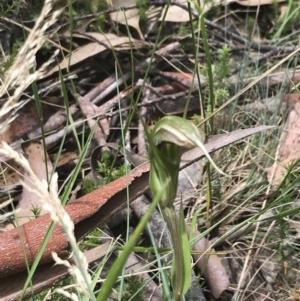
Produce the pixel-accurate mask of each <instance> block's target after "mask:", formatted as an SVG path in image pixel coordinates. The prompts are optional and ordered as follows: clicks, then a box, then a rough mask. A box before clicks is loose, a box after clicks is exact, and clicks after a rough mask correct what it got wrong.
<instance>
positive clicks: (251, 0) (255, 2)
mask: <svg viewBox="0 0 300 301" xmlns="http://www.w3.org/2000/svg"><path fill="white" fill-rule="evenodd" d="M284 1H286V0H276V2H277V3H278V2H284ZM230 2H236V3H238V4H240V5H245V6H260V5H266V4H272V3H273V2H274V0H233V1H230Z"/></svg>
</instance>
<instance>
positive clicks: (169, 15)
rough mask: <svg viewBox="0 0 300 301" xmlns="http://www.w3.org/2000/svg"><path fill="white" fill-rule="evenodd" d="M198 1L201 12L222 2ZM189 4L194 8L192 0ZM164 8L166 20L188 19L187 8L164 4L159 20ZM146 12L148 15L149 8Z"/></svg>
mask: <svg viewBox="0 0 300 301" xmlns="http://www.w3.org/2000/svg"><path fill="white" fill-rule="evenodd" d="M178 2H179V3H182V4H184V5H187V1H186V0H179V1H178ZM198 3H199V5H200V7H201V10H202V13H206V12H208V11H209V10H210V9H212V8H213V7H216V6H219V5H221V4H224V0H211V1H206V0H200V1H198ZM190 4H191V6H192V8H195V6H194V4H193V2H192V1H191V2H190ZM165 10H167V12H166V16H165V18H164V20H165V21H167V22H176V23H178V22H179V23H182V22H188V21H189V20H190V15H189V12H188V10H185V9H183V8H181V7H179V6H177V5H170V6H169V7H167V6H165V7H164V8H162V12H161V15H160V19H159V21H162V20H163V16H164V14H165ZM148 13H149V15H150V14H151V10H149V11H148V12H147V14H148Z"/></svg>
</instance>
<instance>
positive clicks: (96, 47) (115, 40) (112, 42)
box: [44, 33, 148, 77]
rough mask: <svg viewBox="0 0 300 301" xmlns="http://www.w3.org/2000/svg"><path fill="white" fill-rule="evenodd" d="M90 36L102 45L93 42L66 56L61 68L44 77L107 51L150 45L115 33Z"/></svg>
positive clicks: (55, 68)
mask: <svg viewBox="0 0 300 301" xmlns="http://www.w3.org/2000/svg"><path fill="white" fill-rule="evenodd" d="M88 35H90V36H91V37H94V38H95V39H97V40H98V41H99V42H100V43H97V42H93V43H89V44H86V45H84V46H82V47H79V48H77V49H76V50H74V51H73V52H72V53H71V54H70V55H68V56H66V57H65V59H64V60H63V61H62V62H61V63H60V64H59V66H56V67H54V68H52V69H51V70H50V71H49V72H48V73H47V74H46V75H45V76H44V77H47V76H50V75H51V74H53V73H55V72H57V71H58V70H63V69H66V68H68V67H69V66H73V65H75V64H77V63H80V62H82V61H84V60H85V59H87V58H89V57H92V56H94V55H96V54H99V53H101V52H102V51H104V50H106V49H111V48H114V49H115V50H118V49H121V50H124V49H137V48H141V47H144V46H145V45H148V44H147V43H146V42H142V41H140V40H136V39H133V38H129V37H126V36H123V37H119V36H117V35H115V34H113V33H108V34H105V35H104V34H100V33H89V34H88ZM74 37H80V38H85V39H87V38H88V36H87V35H84V36H83V35H80V34H76V35H75V34H74ZM116 46H118V47H119V48H117V47H116Z"/></svg>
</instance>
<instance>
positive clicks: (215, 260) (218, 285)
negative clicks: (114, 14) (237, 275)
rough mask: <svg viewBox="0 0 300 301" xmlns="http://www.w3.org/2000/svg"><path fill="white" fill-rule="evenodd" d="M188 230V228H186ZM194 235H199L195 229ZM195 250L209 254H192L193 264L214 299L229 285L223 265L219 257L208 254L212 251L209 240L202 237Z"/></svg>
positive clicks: (194, 247)
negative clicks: (207, 285)
mask: <svg viewBox="0 0 300 301" xmlns="http://www.w3.org/2000/svg"><path fill="white" fill-rule="evenodd" d="M187 231H188V232H189V231H190V229H187ZM193 236H194V237H196V236H200V233H199V232H198V231H197V230H196V231H194V234H193ZM193 251H195V252H208V253H209V255H206V254H204V255H193V258H194V261H195V265H196V266H197V267H198V269H199V271H200V273H201V275H203V276H204V278H205V280H206V281H207V283H208V284H209V286H210V290H211V293H212V294H213V296H214V298H215V299H218V298H219V297H220V296H221V294H222V293H223V292H224V291H225V290H226V289H228V287H229V284H230V283H229V277H228V275H227V273H226V270H225V268H224V267H223V265H222V263H221V260H220V258H219V257H218V256H217V255H212V254H210V253H211V252H214V250H213V249H212V248H211V244H210V242H209V241H208V240H207V239H206V238H205V237H203V238H202V239H200V240H199V241H198V242H197V243H196V244H195V245H194V246H193Z"/></svg>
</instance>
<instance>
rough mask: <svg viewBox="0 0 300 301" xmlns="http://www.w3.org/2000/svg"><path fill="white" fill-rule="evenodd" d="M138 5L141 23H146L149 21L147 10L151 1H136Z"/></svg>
mask: <svg viewBox="0 0 300 301" xmlns="http://www.w3.org/2000/svg"><path fill="white" fill-rule="evenodd" d="M136 5H137V8H138V10H139V16H140V21H142V22H145V21H147V19H148V18H147V10H148V9H149V7H150V1H149V0H136Z"/></svg>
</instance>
